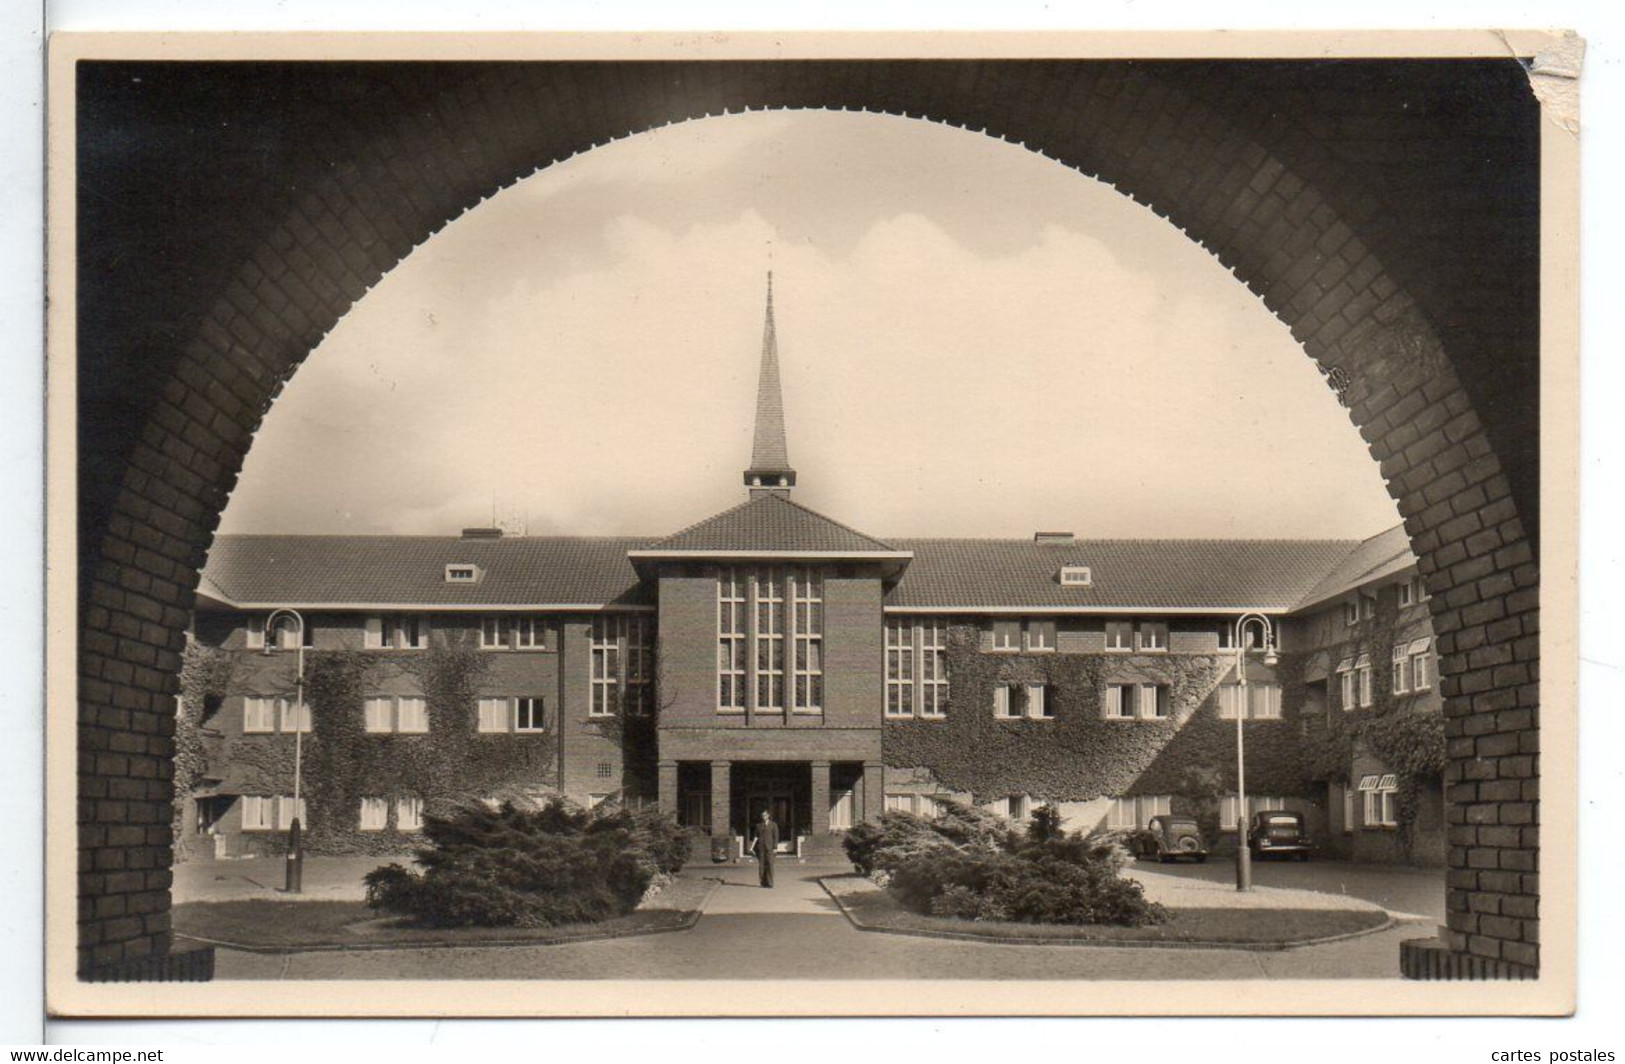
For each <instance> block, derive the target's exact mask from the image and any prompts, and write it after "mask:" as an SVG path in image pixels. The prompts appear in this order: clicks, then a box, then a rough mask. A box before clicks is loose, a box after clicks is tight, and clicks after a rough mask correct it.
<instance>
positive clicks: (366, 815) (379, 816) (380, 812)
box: [361, 798, 389, 831]
mask: <svg viewBox="0 0 1625 1064" xmlns="http://www.w3.org/2000/svg"><path fill="white" fill-rule="evenodd" d="M388 826H389V802H388V801H386V800H385V799H383V798H363V799H361V830H362V831H382V830H384V828H386V827H388Z"/></svg>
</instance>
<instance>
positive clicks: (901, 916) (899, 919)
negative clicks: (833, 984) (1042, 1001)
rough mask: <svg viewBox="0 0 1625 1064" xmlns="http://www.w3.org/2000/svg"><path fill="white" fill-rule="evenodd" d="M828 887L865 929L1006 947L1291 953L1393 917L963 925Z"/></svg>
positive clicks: (859, 890)
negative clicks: (1138, 924) (1131, 924)
mask: <svg viewBox="0 0 1625 1064" xmlns="http://www.w3.org/2000/svg"><path fill="white" fill-rule="evenodd" d="M823 882H824V887H825V889H826V890H828V891H829V892H830V894H831V895H832V896H833V897H834V898H835V900H836V901H837V902H838V903H839V904H840V905H841V907H842V908H843V909H844V910H845V911H846V914H847V917H848V918H849V919H850V920H851V921H852V923H853V924H854V925H856V926H857V927H858V928H859V929H861V930H864V931H889V932H892V933H894V934H905V935H924V936H928V937H933V938H965V939H986V940H988V941H990V942H998V943H1005V944H1011V943H1015V944H1030V945H1051V944H1053V945H1101V946H1187V947H1189V946H1208V947H1213V948H1221V949H1222V948H1233V949H1284V948H1287V947H1290V946H1297V945H1307V944H1309V943H1312V942H1319V941H1326V940H1329V939H1336V938H1344V937H1348V936H1352V935H1357V934H1364V933H1366V932H1370V931H1377V930H1380V929H1382V928H1384V927H1387V926H1388V925H1389V924H1390V923H1391V920H1390V918H1389V916H1388V914H1387V913H1385V912H1382V911H1380V910H1368V909H1171V910H1169V911H1170V913H1171V916H1170V918H1169V920H1168V922H1167V923H1164V924H1156V925H1153V926H1150V927H1115V926H1104V925H1102V926H1096V925H1072V924H1021V923H1006V922H1002V921H994V920H959V919H956V918H954V917H948V916H926V915H923V914H921V913H916V912H912V911H910V910H908V909H905V908H903V906H901V905H899V904H898V903H897V901H896V900H895V899H893V898H892V897H891V895H889V894H887V893H886V892H885V891H883V890H878V889H876V888H874V887H872V886H869V885H868V884H866V883H863V881H861V880H856V878H855V877H842V878H837V877H831V878H828V879H825V880H824V881H823ZM860 884H862V885H860Z"/></svg>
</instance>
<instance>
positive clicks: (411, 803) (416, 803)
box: [395, 798, 423, 831]
mask: <svg viewBox="0 0 1625 1064" xmlns="http://www.w3.org/2000/svg"><path fill="white" fill-rule="evenodd" d="M395 830H396V831H422V830H423V799H422V798H397V799H395Z"/></svg>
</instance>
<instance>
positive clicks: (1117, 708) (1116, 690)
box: [1105, 683, 1138, 720]
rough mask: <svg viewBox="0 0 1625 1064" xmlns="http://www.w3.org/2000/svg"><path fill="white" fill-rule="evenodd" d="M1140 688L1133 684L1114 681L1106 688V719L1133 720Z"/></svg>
mask: <svg viewBox="0 0 1625 1064" xmlns="http://www.w3.org/2000/svg"><path fill="white" fill-rule="evenodd" d="M1137 690H1138V688H1136V687H1135V686H1134V685H1132V684H1121V683H1114V684H1110V685H1108V686H1107V688H1106V706H1105V712H1106V719H1107V720H1133V719H1134V705H1135V693H1136V691H1137Z"/></svg>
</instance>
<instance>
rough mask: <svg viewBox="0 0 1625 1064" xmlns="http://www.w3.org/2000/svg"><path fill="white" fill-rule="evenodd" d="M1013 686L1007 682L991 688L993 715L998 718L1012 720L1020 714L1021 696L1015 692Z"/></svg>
mask: <svg viewBox="0 0 1625 1064" xmlns="http://www.w3.org/2000/svg"><path fill="white" fill-rule="evenodd" d="M1016 690H1018V689H1017V688H1015V687H1012V686H1011V685H1009V684H1004V683H1001V684H997V685H995V686H994V688H993V715H994V716H995V717H997V718H999V719H1000V720H1012V719H1014V718H1017V717H1020V716H1021V698H1020V696H1018V695H1017V694H1015V692H1016Z"/></svg>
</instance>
